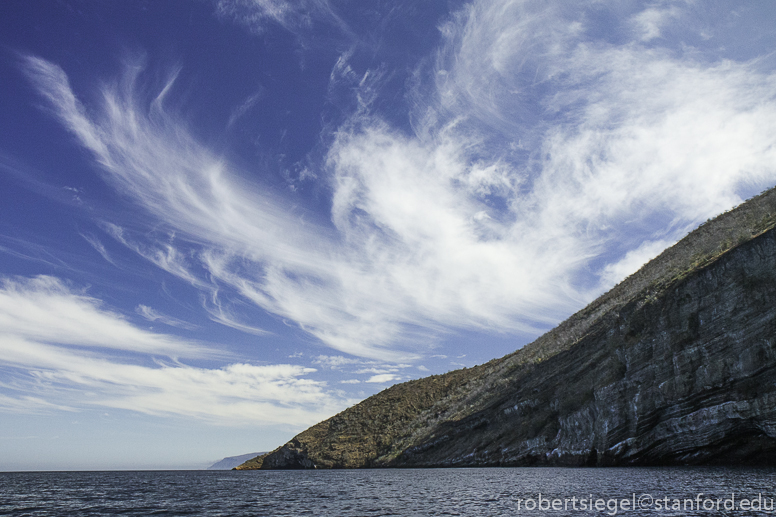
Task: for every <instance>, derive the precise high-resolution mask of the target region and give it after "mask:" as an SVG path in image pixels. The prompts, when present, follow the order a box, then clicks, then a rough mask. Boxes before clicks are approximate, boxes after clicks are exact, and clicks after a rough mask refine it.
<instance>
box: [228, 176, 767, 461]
mask: <svg viewBox="0 0 776 517" xmlns="http://www.w3.org/2000/svg"><path fill="white" fill-rule="evenodd" d="M775 225H776V190H771V191H768V192H766V193H764V194H762V195H760V196H758V197H756V198H754V199H752V200H750V201H748V202H747V203H745V204H743V205H741V206H740V207H738V208H737V209H735V210H733V211H731V212H728V213H726V214H723V215H721V216H720V217H718V218H716V219H715V220H713V221H710V222H707V223H706V224H705V225H703V226H701V227H700V228H698V229H697V230H695V231H694V232H692V233H691V234H690V235H688V236H687V237H686V238H685V239H683V240H682V241H680V242H679V243H677V244H676V245H675V246H673V247H671V248H669V249H668V250H666V251H665V252H664V253H663V254H661V255H660V256H659V257H657V258H656V259H654V260H653V261H651V262H650V263H649V264H647V265H645V266H644V267H643V268H642V269H641V270H640V271H639V272H637V273H635V274H634V275H632V276H631V277H629V278H628V279H626V280H625V281H623V282H622V283H621V284H619V285H618V286H616V287H615V288H614V289H612V290H611V291H609V292H608V293H606V294H605V295H603V296H601V297H600V298H599V299H597V300H595V301H594V302H593V303H591V304H590V305H589V306H588V307H586V308H585V309H583V310H582V311H580V312H578V313H577V314H575V315H574V316H572V317H571V318H569V319H568V320H567V321H565V322H563V323H562V324H561V325H559V326H558V327H557V328H555V329H554V330H552V331H550V332H548V333H547V334H545V335H544V336H542V337H540V338H539V339H537V340H536V341H534V342H533V343H531V344H530V345H527V346H526V347H524V348H523V349H521V350H518V351H517V352H515V353H513V354H511V355H508V356H506V357H503V358H501V359H496V360H493V361H491V362H489V363H487V364H484V365H480V366H477V367H475V368H470V369H463V370H457V371H453V372H449V373H447V374H444V375H437V376H432V377H427V378H425V379H419V380H416V381H410V382H407V383H404V384H399V385H396V386H393V387H391V388H389V389H387V390H385V391H383V392H381V393H378V394H377V395H375V396H373V397H370V398H368V399H366V400H364V401H363V402H361V403H360V404H358V405H356V406H354V407H351V408H349V409H347V410H345V411H343V412H342V413H339V414H338V415H335V416H334V417H332V418H330V419H328V420H326V421H324V422H321V423H320V424H317V425H315V426H313V427H311V428H310V429H308V430H306V431H304V432H302V433H301V434H299V435H297V436H296V437H295V438H294V439H293V440H291V441H290V442H289V443H287V444H285V445H283V446H282V447H280V448H278V449H277V450H275V451H273V452H271V453H269V454H266V455H264V456H260V457H258V458H255V459H253V460H250V461H249V462H246V463H244V464H243V465H241V466H240V467H238V468H243V469H244V468H263V469H268V468H269V469H273V468H360V467H432V466H434V467H436V466H497V465H502V466H505V465H515V466H517V465H580V466H581V465H656V464H710V463H723V464H724V463H726V464H757V463H762V464H772V462H773V461H774V460H776V230H773V228H774V226H775Z"/></svg>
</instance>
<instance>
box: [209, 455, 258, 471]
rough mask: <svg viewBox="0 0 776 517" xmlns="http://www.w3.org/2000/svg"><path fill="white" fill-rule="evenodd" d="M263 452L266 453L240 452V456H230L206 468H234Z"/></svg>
mask: <svg viewBox="0 0 776 517" xmlns="http://www.w3.org/2000/svg"><path fill="white" fill-rule="evenodd" d="M262 454H266V452H250V453H248V454H240V455H239V456H228V457H226V458H224V459H222V460H220V461H217V462H215V463H213V464H212V465H210V466H209V467H208V468H207V469H206V470H232V469H233V468H235V467H236V466H238V465H240V464H241V463H244V462H245V461H247V460H249V459H251V458H255V457H256V456H261V455H262Z"/></svg>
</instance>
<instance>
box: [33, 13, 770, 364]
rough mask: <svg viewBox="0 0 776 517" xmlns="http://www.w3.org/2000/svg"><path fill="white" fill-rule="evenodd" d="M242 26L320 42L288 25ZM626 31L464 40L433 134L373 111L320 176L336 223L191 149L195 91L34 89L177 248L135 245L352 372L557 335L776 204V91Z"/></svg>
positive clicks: (434, 101) (648, 17) (648, 19)
mask: <svg viewBox="0 0 776 517" xmlns="http://www.w3.org/2000/svg"><path fill="white" fill-rule="evenodd" d="M220 5H222V6H224V7H219V8H220V9H221V8H222V9H224V13H225V14H229V15H230V16H237V15H238V14H239V13H244V12H249V11H250V12H254V13H256V12H258V13H259V15H258V16H259V17H260V19H261V20H263V19H266V18H272V19H274V20H276V21H279V22H281V23H288V24H294V25H295V26H301V25H304V23H303V22H302V21H300V20H302V18H299V19H297V18H294V17H295V16H298V15H300V14H299V13H301V11H295V10H293V9H291V8H289V7H288V5H287V4H280V3H275V2H263V3H262V2H258V3H255V2H254V3H249V2H237V3H222V4H220ZM236 6H239V7H236ZM610 7H611V6H610V4H609V3H607V2H582V3H579V4H575V5H574V6H571V4H564V3H561V2H537V1H524V0H520V1H518V0H502V1H489V2H484V1H483V2H472V3H471V4H468V5H467V6H466V7H465V8H463V9H462V10H461V11H459V12H458V13H456V14H454V15H453V16H451V17H450V19H449V20H448V21H447V22H446V23H445V24H443V25H442V26H441V27H440V34H441V41H440V44H439V47H438V49H437V51H436V53H435V54H434V55H433V56H430V57H429V59H428V60H427V61H426V62H424V63H425V64H421V65H419V68H418V70H417V71H416V80H415V81H413V82H412V85H413V86H412V88H413V90H412V91H411V92H409V93H410V97H411V99H412V100H413V102H412V103H411V104H412V106H411V110H412V111H411V112H410V113H408V118H409V119H410V120H411V121H412V132H408V131H406V130H400V129H397V128H396V127H393V126H392V125H390V124H389V123H387V122H386V121H385V120H384V119H383V118H381V117H380V116H379V113H377V112H376V111H374V109H373V107H372V103H371V102H369V101H368V100H367V101H365V102H362V99H361V97H359V102H358V103H357V108H356V109H354V112H353V114H352V116H351V117H350V119H349V120H348V121H347V123H346V124H344V125H343V126H342V127H340V128H339V130H338V131H337V132H336V133H334V135H333V138H332V143H331V146H330V148H329V149H328V150H327V153H326V159H325V162H324V163H320V164H317V165H318V169H317V170H315V171H313V175H314V176H312V177H314V178H315V179H316V180H317V181H322V182H326V186H327V187H328V188H329V190H330V192H331V213H330V220H329V221H319V222H310V220H311V219H310V218H304V217H302V216H301V214H302V212H301V211H300V209H295V208H289V207H292V206H293V203H291V202H288V200H287V199H285V198H284V197H283V195H281V194H280V193H278V192H275V191H272V190H269V189H267V188H264V187H262V186H261V185H259V184H255V183H251V182H248V181H247V180H246V179H245V177H246V175H244V174H242V173H241V171H239V170H238V169H237V168H236V167H235V166H234V165H232V164H231V163H230V162H229V161H228V160H227V159H226V158H224V157H222V156H219V155H217V154H216V153H215V152H214V151H212V150H210V149H208V147H207V146H205V145H204V144H202V143H201V142H199V141H197V140H196V139H195V138H194V137H193V136H191V133H190V132H189V131H188V130H187V128H186V125H185V124H183V123H182V122H181V121H180V120H179V119H178V118H176V117H175V116H174V114H171V113H170V112H168V111H167V110H166V108H165V104H164V98H165V96H166V95H172V94H173V93H172V92H174V84H173V83H172V82H170V83H168V84H167V85H165V87H164V88H163V89H162V91H163V95H160V96H158V97H157V98H154V99H146V98H144V96H143V94H142V93H141V92H142V91H143V89H142V88H140V87H139V86H138V84H139V82H141V81H142V73H141V72H140V71H139V69H138V68H137V67H132V68H128V71H127V76H126V77H124V78H123V79H122V80H121V81H119V82H117V83H115V84H109V85H107V86H104V87H103V88H102V89H101V92H100V93H101V98H100V100H99V102H98V103H96V104H94V105H91V104H90V105H89V110H87V109H85V108H84V106H83V104H82V103H81V102H80V101H79V100H78V99H77V98H76V96H75V94H74V93H73V91H72V89H71V87H70V86H69V84H68V81H67V77H66V75H65V73H64V71H63V70H62V69H60V68H59V67H58V66H57V65H55V64H53V63H50V62H48V61H44V60H42V59H39V58H34V57H30V58H27V59H26V61H25V70H26V71H27V74H28V76H29V77H30V78H31V80H32V82H33V83H34V84H35V85H36V87H37V88H38V89H39V90H40V91H41V93H42V95H44V97H46V98H47V99H48V100H49V104H50V106H51V108H52V109H53V110H54V112H55V113H56V114H57V116H58V117H59V118H60V120H61V121H62V122H63V124H64V126H65V127H67V128H68V129H69V130H70V131H71V132H72V133H73V134H74V135H75V136H76V137H77V138H78V140H79V142H80V143H81V145H82V146H84V147H85V148H87V149H89V150H90V151H91V152H92V153H93V155H94V157H95V160H96V161H97V162H98V163H99V164H100V165H101V167H102V169H103V170H104V172H105V177H106V179H107V180H108V181H109V182H110V183H111V184H112V185H113V186H114V187H115V188H116V189H117V190H119V191H120V192H121V193H122V194H124V195H127V196H128V197H129V198H131V199H133V200H134V202H135V203H137V204H138V205H139V206H141V207H143V208H144V209H145V210H146V212H147V213H148V214H150V215H151V216H153V217H154V218H155V219H156V220H158V222H160V223H161V224H163V225H164V227H165V228H168V229H169V230H170V232H174V234H175V240H174V241H173V240H170V239H168V240H166V241H164V240H162V239H149V240H150V242H148V243H143V244H142V245H141V244H137V243H133V242H132V241H130V240H128V239H126V238H124V241H123V242H124V244H125V245H127V246H128V247H130V248H132V249H135V250H136V251H137V252H138V253H140V254H141V255H143V256H145V257H146V258H148V260H150V261H152V262H153V263H155V264H157V265H158V266H159V267H161V268H162V269H165V270H167V271H169V272H171V273H172V274H175V275H176V276H178V277H179V278H181V279H183V280H185V281H187V282H189V283H190V284H192V285H194V286H196V287H198V288H199V289H202V290H203V292H205V293H206V295H205V300H210V298H209V296H212V295H213V293H216V294H215V296H216V297H218V296H219V294H218V293H222V292H225V291H227V290H228V291H229V295H230V296H231V295H238V296H240V297H242V298H244V299H245V300H248V301H250V302H252V303H254V304H255V305H256V306H258V307H261V308H262V309H264V310H266V311H268V312H270V313H273V314H277V315H279V316H280V317H282V318H284V319H286V320H288V321H293V322H295V323H296V324H297V325H299V327H300V328H302V329H303V330H305V331H307V332H309V333H310V334H311V335H313V336H315V337H317V338H319V339H320V340H322V341H323V342H325V343H326V344H327V345H329V346H330V347H332V348H334V349H336V350H340V351H342V352H346V353H349V354H353V355H357V356H362V357H368V358H374V359H380V360H392V361H401V360H403V359H404V358H411V357H417V355H418V354H422V353H423V352H425V351H427V350H428V349H429V348H430V347H431V346H433V344H434V341H435V339H436V338H437V337H438V336H440V335H443V334H444V333H445V332H447V331H449V330H450V329H460V328H467V329H479V330H486V331H495V332H528V333H534V332H538V331H539V329H542V328H546V327H548V326H550V325H552V324H553V323H555V322H557V321H558V320H559V319H561V318H562V317H564V316H565V315H567V314H569V313H570V312H571V311H573V310H574V309H575V308H579V307H580V306H581V305H583V304H584V302H585V301H587V300H589V299H591V298H593V297H594V296H595V295H597V294H599V293H600V292H601V291H602V290H604V289H606V288H608V287H610V286H611V285H612V284H613V283H614V282H616V281H617V280H619V279H621V278H622V277H623V276H626V275H627V274H628V273H631V272H633V270H635V269H636V268H637V267H638V266H640V265H641V263H642V261H645V260H647V259H648V258H650V257H651V256H653V255H654V254H656V253H657V252H658V251H659V250H660V249H661V248H662V247H663V246H666V245H668V244H670V243H672V242H674V241H675V240H676V239H678V238H679V237H681V236H682V235H683V234H684V233H685V232H686V231H687V230H688V229H690V228H691V227H693V226H694V225H696V224H698V223H699V222H701V221H703V220H705V219H706V218H708V217H710V216H713V215H714V214H716V213H719V212H721V211H723V210H725V209H727V208H730V207H731V206H733V205H735V204H737V203H739V202H741V201H742V200H743V197H744V196H745V195H746V194H753V193H756V192H757V191H758V190H760V189H762V188H765V187H766V186H769V185H771V184H772V183H773V182H774V180H776V170H775V169H774V167H773V163H776V162H774V158H775V156H774V146H773V143H774V141H775V140H776V122H775V121H776V116H774V115H776V97H775V96H774V93H773V92H774V91H776V89H774V82H776V76H775V75H774V73H773V71H772V70H770V69H768V68H767V67H764V66H762V65H761V63H760V62H758V61H757V60H750V61H734V60H730V59H728V60H724V59H720V58H718V57H716V56H717V54H714V52H713V51H712V50H709V49H711V48H712V47H709V49H706V48H703V49H689V48H688V47H687V46H686V45H685V46H682V45H680V43H682V42H680V41H675V40H672V39H671V37H670V30H669V28H670V27H671V26H672V24H675V23H681V22H682V20H683V18H682V17H683V16H686V15H687V10H686V9H685V8H684V4H681V3H677V4H672V3H661V4H659V5H658V4H655V5H651V6H637V5H635V4H634V5H629V6H628V7H627V9H626V11H627V12H619V13H618V17H616V18H615V19H616V20H618V21H617V22H616V24H615V25H611V26H603V25H601V23H602V22H601V21H600V20H609V19H612V17H607V16H601V15H600V14H601V12H603V11H605V10H606V9H608V8H610ZM287 9H291V10H287ZM238 10H239V13H238ZM235 13H238V14H235ZM283 20H285V21H283ZM703 37H705V36H702V35H700V33H699V36H698V39H699V41H700V40H702V39H703ZM349 55H350V54H346V55H343V59H342V60H341V61H340V62H339V63H338V64H337V65H336V67H337V69H338V70H339V72H337V73H333V74H332V83H333V86H332V88H336V87H337V84H338V83H337V81H340V80H341V78H342V77H341V76H342V74H343V73H345V72H343V71H347V70H349V68H348V66H349V65H348V63H347V60H348V59H349V57H348V56H349ZM424 67H425V68H424ZM350 71H351V72H352V69H351V70H350ZM378 71H379V70H375V71H373V72H375V73H372V74H371V75H370V74H362V75H361V76H362V77H364V78H366V77H378V82H379V77H380V74H379V73H377V72H378ZM335 72H336V71H335ZM338 74H339V75H338ZM354 74H355V73H353V74H350V75H354ZM356 76H359V74H355V75H354V77H356ZM362 82H363V81H362ZM334 83H337V84H334ZM367 86H368V87H369V95H370V96H374V95H379V88H375V87H374V85H372V84H367ZM361 93H363V92H361V91H360V90H358V89H356V90H355V95H360V94H361ZM370 96H366V97H364V98H372V97H370ZM116 235H120V234H116ZM121 238H122V237H117V239H119V240H120V241H121ZM184 248H185V249H186V250H188V251H187V252H186V253H183V252H182V251H181V249H184ZM216 300H218V298H216ZM209 307H210V308H211V309H213V310H215V309H214V308H217V307H219V305H218V303H215V302H213V303H210V305H209ZM211 314H212V312H211ZM375 375H388V374H382V373H381V374H375Z"/></svg>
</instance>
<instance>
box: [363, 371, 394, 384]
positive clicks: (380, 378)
mask: <svg viewBox="0 0 776 517" xmlns="http://www.w3.org/2000/svg"><path fill="white" fill-rule="evenodd" d="M398 379H401V377H399V376H398V375H394V374H392V373H381V374H379V375H373V376H371V377H370V378H369V379H367V380H366V382H371V383H375V384H386V383H389V382H393V381H396V380H398Z"/></svg>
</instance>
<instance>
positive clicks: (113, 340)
mask: <svg viewBox="0 0 776 517" xmlns="http://www.w3.org/2000/svg"><path fill="white" fill-rule="evenodd" d="M140 312H141V313H142V314H143V315H144V316H151V317H153V318H154V319H169V318H166V317H164V316H160V315H159V314H158V313H157V312H156V311H153V310H152V309H150V308H149V307H145V306H141V310H140ZM176 322H177V320H175V321H173V323H176ZM208 355H209V356H214V355H216V353H215V352H214V351H213V350H211V349H209V348H208V347H205V346H204V345H202V344H200V343H197V342H195V341H190V340H183V339H181V338H178V337H174V336H171V335H166V334H159V333H155V332H150V331H147V330H142V329H140V328H137V327H135V326H133V325H132V324H130V323H129V322H128V321H127V320H126V319H125V318H123V317H122V316H120V315H119V314H117V313H115V312H111V311H109V310H107V309H105V308H104V307H103V306H102V304H101V303H100V302H99V301H98V300H96V299H94V298H92V297H89V296H87V295H86V294H84V293H82V292H78V291H73V290H72V289H71V288H69V287H68V286H67V285H66V284H65V283H64V282H62V281H61V280H59V279H57V278H53V277H36V278H31V279H29V278H16V279H5V280H4V282H3V284H2V287H0V366H2V368H3V370H4V382H3V385H2V386H0V390H1V391H2V393H0V407H3V408H4V409H6V410H10V411H15V412H41V411H50V410H68V411H81V410H84V409H87V408H94V407H111V408H120V409H127V410H132V411H138V412H143V413H148V414H154V415H177V416H182V417H188V418H198V419H204V420H207V421H210V422H213V423H220V424H251V425H275V424H283V425H288V426H291V427H299V426H303V425H309V424H312V423H314V422H316V421H318V420H320V419H322V418H325V417H327V416H330V415H331V414H333V413H335V412H337V411H338V410H340V409H342V408H343V407H345V406H346V405H347V404H349V403H351V402H352V401H350V400H346V399H344V398H343V397H342V396H341V395H340V394H339V393H338V392H335V391H332V390H328V389H327V388H326V384H325V383H323V382H320V381H314V380H311V379H309V378H308V375H309V374H310V373H312V372H314V371H315V370H314V369H312V368H306V367H303V366H298V365H291V364H279V365H251V364H241V363H233V364H227V365H224V366H220V367H216V368H204V367H195V366H190V365H186V364H184V363H182V362H181V361H180V359H179V358H181V357H188V358H197V357H206V356H208ZM165 357H167V358H168V359H165ZM17 393H23V395H17Z"/></svg>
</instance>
